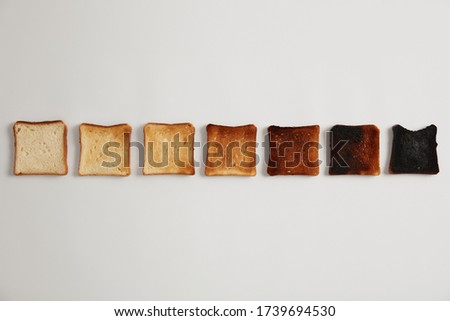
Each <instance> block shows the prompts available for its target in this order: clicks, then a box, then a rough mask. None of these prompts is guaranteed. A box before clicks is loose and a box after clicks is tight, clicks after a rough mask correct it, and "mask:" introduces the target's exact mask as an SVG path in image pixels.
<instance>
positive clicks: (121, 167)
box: [78, 124, 132, 176]
mask: <svg viewBox="0 0 450 321" xmlns="http://www.w3.org/2000/svg"><path fill="white" fill-rule="evenodd" d="M131 132H132V128H131V126H130V125H128V124H120V125H114V126H100V125H93V124H81V125H80V165H79V169H78V173H79V175H80V176H129V175H130V172H131V171H130V140H131V137H130V136H131Z"/></svg>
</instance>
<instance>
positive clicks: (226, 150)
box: [205, 124, 256, 176]
mask: <svg viewBox="0 0 450 321" xmlns="http://www.w3.org/2000/svg"><path fill="white" fill-rule="evenodd" d="M206 131H207V133H208V152H207V158H206V169H205V174H206V175H207V176H255V175H256V126H255V125H245V126H237V127H229V126H220V125H212V124H210V125H208V126H207V127H206Z"/></svg>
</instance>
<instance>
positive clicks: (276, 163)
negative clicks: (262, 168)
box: [267, 126, 320, 176]
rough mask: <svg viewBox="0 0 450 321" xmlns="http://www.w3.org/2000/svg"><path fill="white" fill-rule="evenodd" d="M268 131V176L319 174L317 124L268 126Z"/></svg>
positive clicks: (318, 129)
mask: <svg viewBox="0 0 450 321" xmlns="http://www.w3.org/2000/svg"><path fill="white" fill-rule="evenodd" d="M268 133H269V143H270V158H269V164H268V167H267V173H268V174H269V175H270V176H275V175H308V176H317V175H319V134H320V127H319V126H303V127H279V126H270V127H269V128H268Z"/></svg>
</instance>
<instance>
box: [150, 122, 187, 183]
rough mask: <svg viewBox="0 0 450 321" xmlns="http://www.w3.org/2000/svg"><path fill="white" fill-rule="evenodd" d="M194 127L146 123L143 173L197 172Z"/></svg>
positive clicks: (185, 173)
mask: <svg viewBox="0 0 450 321" xmlns="http://www.w3.org/2000/svg"><path fill="white" fill-rule="evenodd" d="M194 135H195V127H194V126H193V125H192V124H190V123H181V124H160V123H148V124H147V125H146V126H145V127H144V150H145V157H144V159H145V163H144V169H143V174H144V175H161V174H179V175H194V174H195V164H194Z"/></svg>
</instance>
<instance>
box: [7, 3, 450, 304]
mask: <svg viewBox="0 0 450 321" xmlns="http://www.w3.org/2000/svg"><path fill="white" fill-rule="evenodd" d="M449 14H450V2H448V1H444V0H442V1H438V0H423V1H410V0H405V1H399V0H389V1H356V0H355V1H332V0H328V1H324V0H321V1H312V0H310V1H306V0H303V1H300V0H297V1H275V0H273V1H268V0H254V1H249V0H241V1H214V0H204V1H200V0H183V1H182V0H178V1H173V0H168V1H162V0H161V1H143V0H142V1H138V0H128V1H125V0H123V1H119V0H115V1H111V0H102V1H100V0H96V1H93V0H85V1H61V0H54V1H50V0H45V1H31V0H29V1H22V0H0V129H1V130H0V147H1V152H0V299H7V300H10V299H19V300H21V299H34V300H41V299H44V300H47V299H53V300H59V299H62V300H69V299H71V300H78V299H82V300H91V299H101V300H192V299H201V300H224V299H225V300H228V299H233V300H248V299H251V300H277V299H281V300H348V299H351V300H363V299H364V300H380V299H382V300H399V299H402V300H431V299H433V300H444V299H445V300H448V299H450V273H449V271H450V255H449V253H450V252H449V250H450V211H449V209H450V205H449V196H450V195H449V192H450V186H449V175H450V173H449V170H448V164H449V162H450V149H449V148H450V147H449V146H450V140H449V137H450V126H449V124H448V121H449V119H450V118H449V116H450V111H449V106H450V19H449ZM54 119H62V120H64V121H65V122H66V123H67V124H68V125H69V168H70V172H69V175H68V176H66V177H14V176H13V175H12V166H13V137H12V129H11V127H12V125H13V123H14V122H15V121H17V120H27V121H40V120H54ZM186 121H189V122H192V123H193V124H194V125H195V126H196V128H197V135H196V137H197V140H200V141H202V142H204V141H205V138H206V137H205V126H206V125H207V124H208V123H218V124H225V125H241V124H248V123H254V124H255V125H257V126H258V129H259V131H258V137H259V140H260V141H261V140H262V138H263V135H264V132H265V131H266V128H267V127H268V126H269V125H286V126H296V125H297V126H298V125H310V124H320V125H321V127H322V131H323V133H324V132H325V131H326V130H328V129H329V128H330V127H331V126H333V125H334V124H338V123H341V124H367V123H374V124H377V125H378V126H379V127H380V130H381V164H382V168H383V174H382V175H381V176H380V177H330V176H328V175H326V171H325V164H323V166H322V168H321V174H320V176H319V177H268V176H267V175H266V174H265V165H264V163H263V162H261V163H260V165H259V166H258V176H256V177H254V178H236V177H228V178H227V177H219V178H217V177H216V178H214V177H205V176H204V175H203V169H198V170H197V175H196V176H194V177H179V176H171V177H168V176H160V177H143V176H141V175H140V172H141V170H140V169H139V168H138V155H137V149H134V150H133V154H132V157H133V159H132V163H133V171H132V176H131V177H128V178H107V177H103V178H92V177H79V176H78V175H77V167H78V157H79V153H78V148H79V145H78V125H79V124H80V123H81V122H92V123H98V124H104V125H110V124H116V123H122V122H128V123H129V124H130V125H132V126H133V128H134V133H133V140H134V141H142V140H143V137H142V129H143V126H144V124H145V123H146V122H186ZM397 123H400V124H402V125H404V126H406V127H408V128H410V129H420V128H422V127H425V126H427V125H429V124H431V123H434V124H436V125H437V126H438V142H439V148H438V150H439V158H440V165H441V173H440V174H439V175H437V176H414V175H405V176H391V175H387V174H386V166H387V162H388V159H389V149H390V139H391V138H390V128H391V126H392V125H395V124H397ZM323 137H324V134H323V135H322V138H323ZM322 143H323V141H322ZM259 154H260V156H261V157H264V151H263V149H262V148H260V149H259ZM321 157H322V159H325V150H322V152H321ZM196 158H197V160H198V161H200V160H201V158H202V152H201V150H200V149H198V150H197V151H196Z"/></svg>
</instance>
